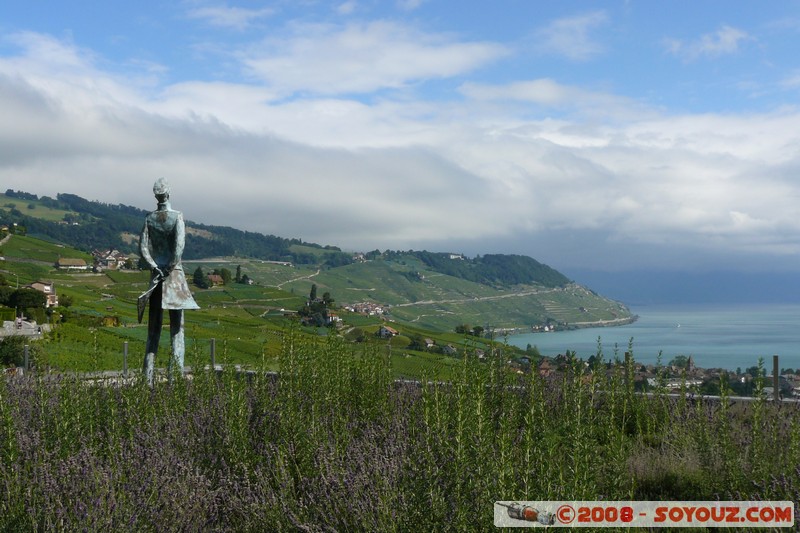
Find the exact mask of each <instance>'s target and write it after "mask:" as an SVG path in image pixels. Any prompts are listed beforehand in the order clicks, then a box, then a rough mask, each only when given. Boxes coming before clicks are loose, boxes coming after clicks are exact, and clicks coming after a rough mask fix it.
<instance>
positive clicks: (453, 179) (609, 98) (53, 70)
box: [0, 26, 800, 264]
mask: <svg viewBox="0 0 800 533" xmlns="http://www.w3.org/2000/svg"><path fill="white" fill-rule="evenodd" d="M356 30H357V31H354V32H353V34H352V35H353V36H354V37H355V38H360V39H362V40H364V41H368V42H372V43H373V44H376V43H375V42H374V41H371V40H370V39H371V37H370V38H368V36H369V35H371V34H370V32H369V31H367V29H366V28H365V27H363V26H362V27H357V28H356ZM396 31H398V32H400V34H401V36H402V37H403V38H400V37H398V35H397V34H394V35H393V34H391V32H390V38H391V39H393V41H394V42H398V43H399V45H400V48H401V49H404V47H408V46H411V45H410V44H409V42H410V41H411V40H412V39H411V38H410V37H409V36H408V35H407V34H405V33H403V32H402V31H400V30H396ZM365 33H366V35H367V36H365ZM323 34H325V35H328V36H329V38H330V39H331V40H332V42H338V40H340V39H344V38H345V34H347V35H351V34H348V33H347V32H346V31H344V32H331V31H330V30H329V31H328V32H327V33H325V32H323ZM391 39H390V40H391ZM17 40H18V42H20V43H23V44H24V45H25V46H24V47H23V48H22V52H21V53H20V54H18V55H16V56H13V57H4V58H0V116H3V121H0V181H1V182H2V183H3V184H4V185H5V186H6V187H7V188H13V189H19V190H27V191H30V192H35V193H37V194H48V195H54V194H56V193H58V192H71V193H75V194H80V195H82V196H85V197H87V198H91V199H98V200H101V201H106V202H112V203H117V202H119V203H125V204H129V205H137V206H139V207H149V206H150V205H151V203H152V195H151V194H150V187H151V186H152V182H153V181H154V180H155V178H157V177H159V176H162V175H163V176H166V177H167V178H168V179H170V181H171V182H172V184H173V191H174V205H175V207H176V208H178V209H182V210H183V211H184V212H185V213H186V216H187V218H189V219H191V220H196V221H201V222H205V223H210V224H223V225H229V226H234V227H239V228H243V229H249V230H253V231H261V232H266V233H275V234H278V235H281V236H286V237H300V238H303V239H305V240H311V241H317V242H320V243H323V244H335V245H339V246H344V247H348V248H354V249H371V248H376V247H380V248H382V249H384V248H387V247H391V248H416V249H421V248H425V247H432V246H433V244H432V243H437V242H441V241H442V239H443V236H445V237H446V238H447V239H449V240H450V241H451V242H461V243H473V246H474V249H477V250H478V251H481V247H482V246H485V247H489V246H493V243H496V242H501V241H505V242H511V241H515V242H537V243H549V244H550V245H552V246H554V249H560V248H558V247H561V248H563V247H565V246H566V244H565V242H567V241H565V240H564V239H569V238H572V239H574V242H580V243H583V244H585V245H586V246H590V245H591V246H594V248H585V249H582V250H581V253H575V254H574V255H575V256H576V259H575V260H576V261H577V260H580V257H579V256H580V255H584V256H585V257H584V260H587V259H586V258H587V257H588V258H589V259H588V260H589V261H593V262H595V263H596V264H600V262H605V263H604V264H608V263H610V262H628V263H629V264H632V262H634V261H637V260H638V259H637V250H636V247H637V246H639V245H642V246H645V245H646V246H647V247H648V249H651V250H652V249H656V248H655V247H656V246H661V247H663V249H664V250H665V251H666V252H667V253H666V254H665V255H664V256H663V257H661V258H660V259H661V260H663V261H665V264H666V263H668V262H682V261H683V262H685V261H690V260H691V258H690V257H680V256H676V255H675V253H674V252H673V253H669V252H670V251H671V250H674V248H672V247H673V246H678V245H680V246H682V247H683V248H682V249H684V250H687V249H690V250H695V251H697V253H702V254H708V253H710V252H711V251H714V252H719V253H727V254H734V253H736V254H740V253H741V254H745V253H746V254H752V255H753V256H758V254H761V256H762V257H764V261H767V262H769V261H774V260H775V258H776V257H778V258H780V259H782V260H786V259H787V258H788V259H792V258H796V257H797V254H799V253H800V202H798V198H800V184H798V182H797V180H796V176H797V174H798V172H799V171H800V155H799V154H798V152H797V146H800V128H797V124H798V123H799V122H800V113H799V112H798V111H797V110H792V109H783V110H780V112H775V113H762V114H728V115H720V114H703V115H689V114H687V115H683V116H669V115H665V114H660V113H658V112H657V111H655V110H652V109H647V108H643V107H637V106H636V105H635V104H636V103H635V102H632V101H630V100H627V99H625V98H621V97H618V96H616V95H614V94H612V93H593V92H591V91H588V90H585V89H582V88H580V87H578V86H570V85H565V84H561V83H559V82H557V81H555V80H552V79H539V80H529V81H524V80H523V81H519V82H512V83H509V84H507V85H489V84H478V83H475V82H472V83H468V84H464V85H462V87H461V91H462V94H464V95H465V96H467V98H466V99H465V100H459V99H450V100H447V101H437V102H430V101H415V100H412V99H409V98H405V99H397V100H391V99H389V98H386V99H381V100H379V101H376V102H374V103H364V102H358V101H353V100H347V99H344V98H297V99H292V100H288V101H287V100H282V99H281V93H280V92H278V91H277V90H276V88H275V87H272V86H268V87H264V86H260V85H244V84H238V83H230V82H228V83H219V82H218V83H208V82H199V81H193V82H183V83H180V84H175V85H172V86H169V87H166V88H164V90H163V91H161V92H159V93H158V94H157V95H156V96H155V97H154V96H152V95H151V92H152V91H151V90H150V88H147V90H139V89H137V85H136V84H135V83H133V84H132V83H125V81H126V80H125V79H119V78H118V77H117V76H112V75H110V74H108V73H107V72H104V71H103V70H101V69H100V68H98V66H97V62H96V61H95V59H94V58H93V57H92V55H91V54H87V53H85V52H83V51H81V50H80V49H78V48H76V47H75V46H74V45H72V44H70V43H64V42H60V41H57V40H55V39H52V38H49V37H46V36H40V35H35V34H25V35H23V36H19V37H18V38H17ZM294 46H298V44H297V43H296V42H295V43H294V44H293V45H292V46H291V47H290V48H291V49H292V50H294V48H293V47H294ZM354 46H355V49H359V50H360V49H362V48H363V47H364V46H365V45H364V44H363V43H361V44H358V45H354ZM376 46H377V44H376ZM417 46H420V47H422V48H423V49H424V50H426V51H432V52H437V51H438V52H442V51H444V50H447V49H448V48H449V47H451V46H452V47H455V48H458V47H459V46H460V45H459V44H457V43H455V42H454V41H448V40H442V39H441V38H440V39H439V40H438V41H437V42H436V43H434V44H431V43H430V42H426V40H425V39H422V42H421V43H418V44H417ZM341 49H342V46H340V47H339V50H341ZM365 53H366V55H367V57H368V58H370V57H371V56H370V55H369V52H365ZM385 53H387V54H388V53H389V52H388V51H387V52H385ZM406 53H407V52H403V54H401V55H403V57H406V55H405V54H406ZM495 53H496V52H495ZM298 55H299V56H301V57H305V56H303V54H299V53H298ZM379 55H380V54H379ZM434 55H435V54H434ZM437 61H440V60H438V59H437V60H434V63H435V62H437ZM377 63H380V62H376V61H374V60H372V63H371V64H373V65H376V64H377ZM376 68H378V67H376ZM428 68H429V67H427V66H422V67H421V66H420V65H414V66H413V68H409V69H408V70H407V71H403V72H401V73H393V72H389V73H388V74H387V73H383V74H382V75H381V76H378V77H377V78H376V80H383V81H371V82H370V83H367V82H366V81H364V80H366V79H368V77H367V75H366V74H363V73H360V72H356V75H361V76H362V77H363V78H364V80H362V81H360V82H359V85H360V86H365V87H366V86H368V85H372V86H375V87H386V86H387V81H386V79H387V77H388V78H389V79H392V78H394V79H397V80H406V81H407V80H410V79H414V78H418V77H421V76H422V75H423V73H426V72H428V70H427V69H428ZM462 68H466V67H462ZM428 75H430V74H428ZM290 80H291V78H290ZM278 81H279V80H278ZM276 83H277V81H276ZM285 83H287V84H288V86H289V87H292V90H301V88H303V89H305V90H311V88H315V87H317V83H321V82H319V81H316V82H314V83H311V84H308V85H301V84H300V82H293V81H290V82H285ZM331 83H334V81H331ZM398 83H400V82H399V81H398ZM284 89H285V88H284ZM339 90H342V89H341V88H340V89H339ZM531 105H534V106H537V109H538V112H536V113H531V112H530V107H531ZM593 107H594V108H603V109H604V110H605V111H606V112H608V113H610V112H611V111H612V110H615V109H623V108H626V107H627V108H628V112H627V114H622V115H620V116H619V117H617V118H616V119H615V120H611V121H610V120H602V121H594V118H593V117H596V116H598V115H593V114H591V113H590V112H589V109H588V108H593ZM551 109H564V110H567V111H568V112H567V113H564V114H563V115H564V116H561V117H559V118H554V117H553V115H554V113H552V112H550V111H549V110H551ZM550 235H553V236H554V237H552V239H551V240H549V241H548V239H549V237H548V236H550ZM556 236H557V237H556ZM570 236H571V237H570ZM588 236H592V238H589V237H588ZM556 239H559V240H560V241H559V242H556ZM614 242H616V243H619V242H625V243H628V247H629V252H628V255H627V256H622V255H617V254H614V255H609V254H606V253H604V249H605V246H607V245H608V243H614ZM475 243H480V245H477V244H475ZM619 248H620V246H616V248H615V249H619ZM520 251H521V250H520ZM484 252H485V250H484ZM527 253H530V254H531V255H533V256H534V257H537V258H538V257H540V256H541V254H540V250H536V249H530V250H528V252H527ZM792 254H794V255H792ZM647 260H648V261H654V260H655V257H653V256H652V254H651V256H650V257H648V258H647Z"/></svg>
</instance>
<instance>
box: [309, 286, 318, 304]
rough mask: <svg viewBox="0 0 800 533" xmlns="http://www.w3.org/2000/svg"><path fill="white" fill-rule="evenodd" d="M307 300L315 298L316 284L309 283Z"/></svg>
mask: <svg viewBox="0 0 800 533" xmlns="http://www.w3.org/2000/svg"><path fill="white" fill-rule="evenodd" d="M308 299H309V301H311V302H313V301H314V300H316V299H317V284H316V283H314V284H312V285H311V292H310V293H309V294H308Z"/></svg>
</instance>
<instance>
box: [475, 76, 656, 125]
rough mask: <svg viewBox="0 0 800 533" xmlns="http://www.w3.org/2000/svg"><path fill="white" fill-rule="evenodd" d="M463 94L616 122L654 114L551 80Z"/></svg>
mask: <svg viewBox="0 0 800 533" xmlns="http://www.w3.org/2000/svg"><path fill="white" fill-rule="evenodd" d="M459 91H460V92H461V93H462V94H463V95H464V96H466V97H468V98H471V99H473V100H477V101H494V102H509V101H510V102H515V103H519V102H523V103H530V104H536V105H538V106H542V107H544V108H550V109H556V110H558V109H561V110H576V111H580V112H581V113H582V114H584V115H593V116H596V117H599V116H604V117H606V119H609V118H613V119H614V120H615V121H616V120H626V119H628V118H630V117H632V116H633V117H635V118H641V117H642V116H645V115H646V114H647V113H648V112H652V111H649V110H648V108H647V107H645V106H644V105H642V104H640V103H639V102H637V101H635V100H633V99H631V98H625V97H621V96H617V95H614V94H611V93H604V92H596V91H588V90H585V89H582V88H580V87H576V86H570V85H564V84H561V83H558V82H556V81H555V80H552V79H548V78H542V79H538V80H527V81H516V82H512V83H509V84H505V85H489V84H480V83H473V82H468V83H465V84H463V85H462V86H461V87H459Z"/></svg>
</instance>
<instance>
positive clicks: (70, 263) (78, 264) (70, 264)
mask: <svg viewBox="0 0 800 533" xmlns="http://www.w3.org/2000/svg"><path fill="white" fill-rule="evenodd" d="M56 268H57V269H59V270H79V271H85V270H89V265H87V264H86V261H84V260H83V259H75V258H72V257H59V258H58V261H56Z"/></svg>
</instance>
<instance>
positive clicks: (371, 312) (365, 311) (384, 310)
mask: <svg viewBox="0 0 800 533" xmlns="http://www.w3.org/2000/svg"><path fill="white" fill-rule="evenodd" d="M343 309H344V310H346V311H350V312H351V313H358V314H360V315H365V316H380V315H386V314H388V313H389V308H388V306H385V305H380V304H376V303H372V302H361V303H357V304H347V305H345V306H343Z"/></svg>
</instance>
